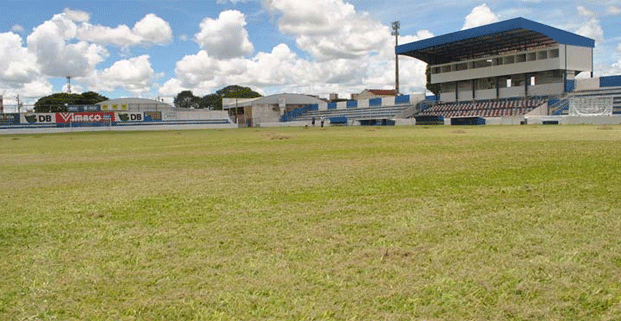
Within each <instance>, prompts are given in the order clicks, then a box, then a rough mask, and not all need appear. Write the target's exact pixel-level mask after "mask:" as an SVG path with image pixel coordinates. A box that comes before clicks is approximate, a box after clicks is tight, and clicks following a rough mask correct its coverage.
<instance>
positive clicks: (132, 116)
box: [116, 112, 144, 123]
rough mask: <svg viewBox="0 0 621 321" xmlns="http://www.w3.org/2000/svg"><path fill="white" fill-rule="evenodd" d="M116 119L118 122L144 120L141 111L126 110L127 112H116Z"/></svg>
mask: <svg viewBox="0 0 621 321" xmlns="http://www.w3.org/2000/svg"><path fill="white" fill-rule="evenodd" d="M116 121H117V122H120V123H124V122H137V121H144V115H143V114H142V112H138V113H136V112H127V113H121V112H117V113H116Z"/></svg>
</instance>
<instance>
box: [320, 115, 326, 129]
mask: <svg viewBox="0 0 621 321" xmlns="http://www.w3.org/2000/svg"><path fill="white" fill-rule="evenodd" d="M325 121H326V118H325V117H323V116H321V128H323V123H324V122H325Z"/></svg>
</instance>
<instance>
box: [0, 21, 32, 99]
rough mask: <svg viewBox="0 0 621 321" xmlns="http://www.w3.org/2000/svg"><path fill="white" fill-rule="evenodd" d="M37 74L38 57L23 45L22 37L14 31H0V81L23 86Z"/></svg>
mask: <svg viewBox="0 0 621 321" xmlns="http://www.w3.org/2000/svg"><path fill="white" fill-rule="evenodd" d="M37 74H38V68H37V64H36V57H35V56H34V55H33V54H31V53H29V52H28V50H27V49H26V48H24V47H22V38H21V37H20V36H19V35H17V34H15V33H12V32H7V33H0V83H4V84H5V85H9V86H12V87H16V86H21V85H22V84H23V83H27V82H29V81H30V80H31V79H32V78H33V77H34V76H36V75H37Z"/></svg>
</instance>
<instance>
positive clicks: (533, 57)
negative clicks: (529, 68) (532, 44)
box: [526, 52, 537, 61]
mask: <svg viewBox="0 0 621 321" xmlns="http://www.w3.org/2000/svg"><path fill="white" fill-rule="evenodd" d="M526 60H528V61H535V60H537V53H536V52H529V53H528V55H527V56H526Z"/></svg>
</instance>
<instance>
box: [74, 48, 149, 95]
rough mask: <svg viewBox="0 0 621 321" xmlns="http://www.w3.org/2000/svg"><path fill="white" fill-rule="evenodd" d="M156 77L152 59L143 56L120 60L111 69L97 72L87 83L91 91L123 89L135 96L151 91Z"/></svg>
mask: <svg viewBox="0 0 621 321" xmlns="http://www.w3.org/2000/svg"><path fill="white" fill-rule="evenodd" d="M154 76H155V72H154V71H153V68H152V67H151V62H150V57H149V56H148V55H142V56H139V57H134V58H130V59H124V60H119V61H117V62H115V63H114V64H112V66H110V67H109V68H106V69H104V70H101V71H96V72H95V73H94V74H93V75H91V76H90V77H89V78H88V79H87V80H86V81H87V83H88V84H89V88H90V89H91V90H96V91H101V90H104V91H114V90H116V89H119V88H122V89H125V90H127V91H129V92H132V93H134V94H140V93H145V92H148V91H149V90H150V89H151V87H152V86H153V78H154Z"/></svg>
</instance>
